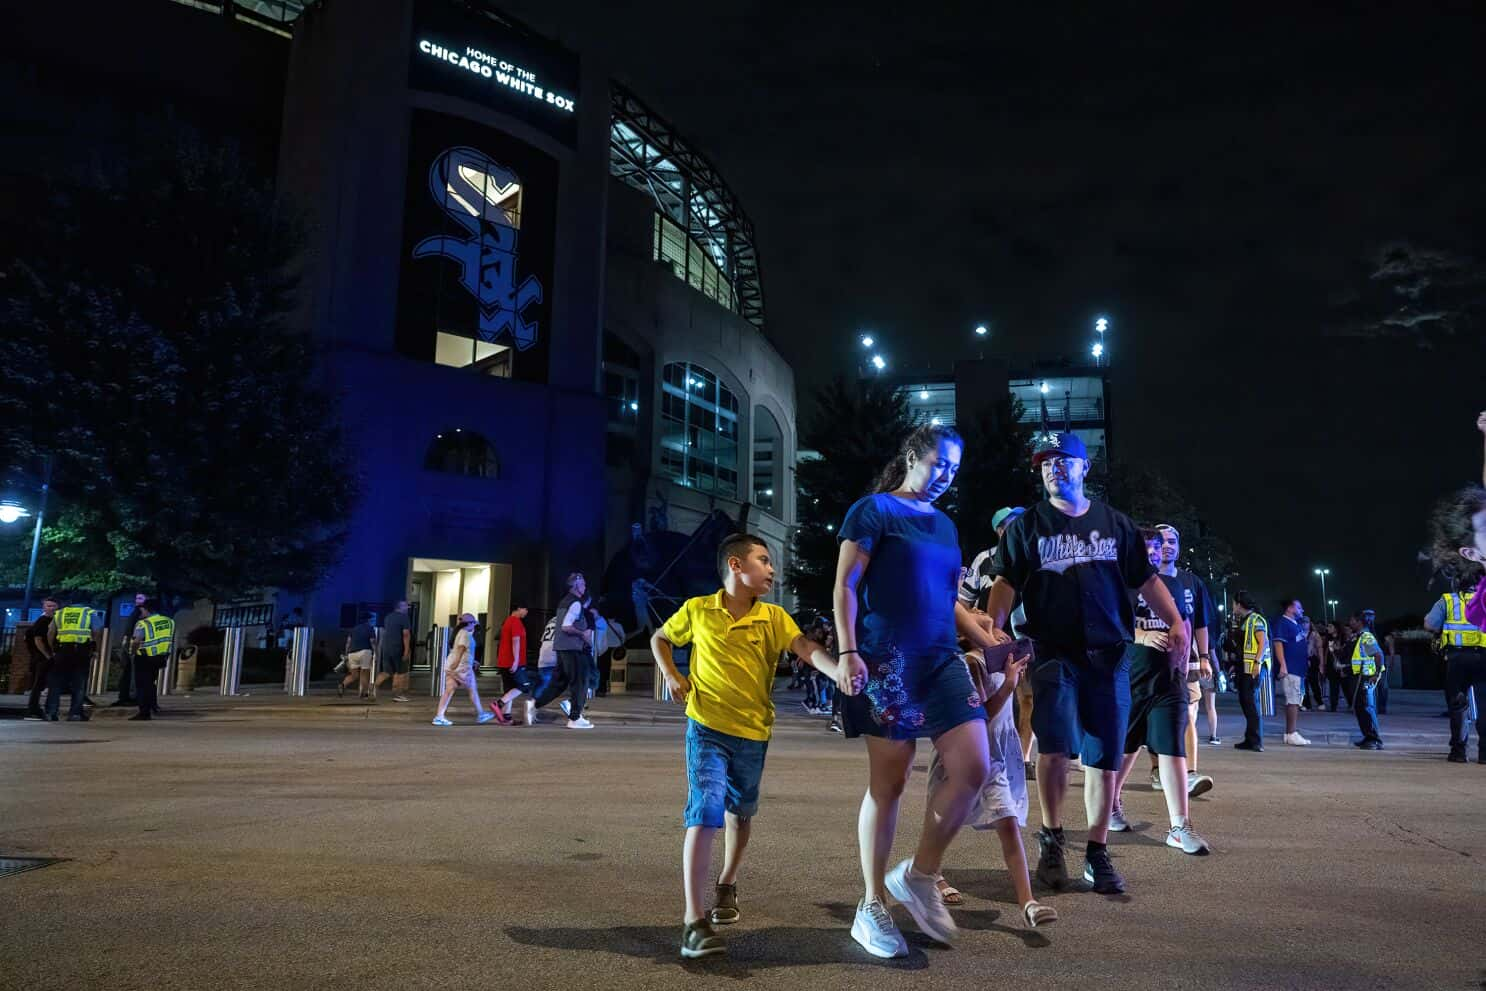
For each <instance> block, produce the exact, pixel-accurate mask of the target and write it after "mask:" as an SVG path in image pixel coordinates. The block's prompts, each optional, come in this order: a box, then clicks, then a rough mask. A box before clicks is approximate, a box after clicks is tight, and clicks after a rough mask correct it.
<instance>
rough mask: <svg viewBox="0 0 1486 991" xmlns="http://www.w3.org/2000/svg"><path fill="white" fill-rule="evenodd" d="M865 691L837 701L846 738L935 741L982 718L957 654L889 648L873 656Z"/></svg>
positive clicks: (866, 655) (980, 706)
mask: <svg viewBox="0 0 1486 991" xmlns="http://www.w3.org/2000/svg"><path fill="white" fill-rule="evenodd" d="M862 660H864V661H866V663H867V687H866V689H865V690H864V691H862V692H860V693H858V694H856V695H852V696H849V697H845V698H843V699H842V700H841V711H842V716H843V721H844V723H845V729H846V735H847V736H848V737H854V736H880V737H885V738H886V739H889V740H916V739H919V738H920V737H928V738H929V739H933V738H935V737H937V736H939V735H940V734H941V733H945V732H947V731H949V730H952V729H954V728H955V727H956V726H958V725H960V724H961V723H968V722H969V721H970V720H972V719H984V718H985V717H986V711H985V704H984V699H982V698H981V697H980V695H979V694H978V693H977V692H976V691H975V683H974V682H973V681H971V680H970V669H969V668H968V667H966V666H965V659H964V658H963V657H961V656H960V654H959V652H958V651H954V650H943V649H936V650H932V651H925V652H917V653H912V654H910V653H905V652H904V651H902V650H900V649H899V648H898V647H897V646H895V645H893V644H888V645H886V646H885V647H880V648H878V649H876V650H874V651H872V652H871V653H868V652H867V651H865V650H863V651H862Z"/></svg>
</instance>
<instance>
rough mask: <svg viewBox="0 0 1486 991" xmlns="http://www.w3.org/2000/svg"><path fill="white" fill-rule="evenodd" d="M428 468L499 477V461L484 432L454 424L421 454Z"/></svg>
mask: <svg viewBox="0 0 1486 991" xmlns="http://www.w3.org/2000/svg"><path fill="white" fill-rule="evenodd" d="M423 467H424V468H426V469H428V470H429V471H444V472H448V473H450V474H452V475H467V476H469V477H470V478H499V477H500V461H499V459H498V458H497V457H496V454H495V448H494V447H493V446H492V445H491V443H490V441H488V440H486V439H485V437H484V435H483V434H478V433H475V432H474V431H473V430H464V429H461V428H455V429H453V430H445V431H444V432H443V433H441V434H439V435H438V436H436V437H434V439H433V443H431V444H429V445H428V453H427V454H426V455H425V456H424V458H423Z"/></svg>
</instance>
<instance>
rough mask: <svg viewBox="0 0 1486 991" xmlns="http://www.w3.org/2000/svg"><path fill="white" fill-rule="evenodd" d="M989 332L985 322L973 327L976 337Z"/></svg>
mask: <svg viewBox="0 0 1486 991" xmlns="http://www.w3.org/2000/svg"><path fill="white" fill-rule="evenodd" d="M990 332H991V331H990V328H988V327H987V326H986V325H985V324H981V325H980V326H979V327H976V328H975V336H976V337H984V336H986V335H987V334H989V333H990Z"/></svg>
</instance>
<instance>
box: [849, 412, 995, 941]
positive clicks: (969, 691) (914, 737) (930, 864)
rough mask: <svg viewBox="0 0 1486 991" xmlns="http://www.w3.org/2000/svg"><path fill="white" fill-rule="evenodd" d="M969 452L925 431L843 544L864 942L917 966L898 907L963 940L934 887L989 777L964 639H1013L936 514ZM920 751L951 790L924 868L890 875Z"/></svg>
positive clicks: (891, 467) (910, 866) (945, 434)
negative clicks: (969, 601)
mask: <svg viewBox="0 0 1486 991" xmlns="http://www.w3.org/2000/svg"><path fill="white" fill-rule="evenodd" d="M963 449H964V443H963V441H961V440H960V436H959V434H957V433H955V432H954V431H953V430H951V429H950V428H948V427H944V426H939V425H931V424H925V425H923V426H921V427H918V428H917V429H915V430H914V431H913V432H912V433H910V434H909V435H908V437H907V438H906V439H905V441H904V443H903V445H902V447H901V448H900V449H899V451H898V452H897V453H896V455H895V456H894V457H893V459H892V460H891V461H890V462H889V463H888V464H887V466H886V467H884V468H883V470H882V472H881V473H880V474H879V475H878V477H877V480H876V482H875V483H874V485H873V486H872V492H871V494H870V495H867V496H865V497H863V498H862V499H859V500H857V502H856V503H855V504H853V505H852V507H851V508H850V509H849V510H848V511H847V513H846V518H845V519H844V520H843V521H842V523H841V527H840V530H839V533H838V538H839V540H840V548H839V553H838V556H837V560H836V585H835V589H834V595H833V599H834V604H835V610H836V642H837V643H838V644H839V645H840V650H839V652H838V655H837V656H838V658H839V660H840V664H839V667H838V670H837V678H836V684H837V687H838V688H839V689H840V690H841V692H843V693H844V695H845V696H846V697H845V698H844V699H843V700H842V719H843V723H844V728H845V731H846V736H847V737H848V738H852V739H855V738H858V737H862V738H865V743H866V749H867V767H868V783H867V789H866V793H865V794H864V795H863V796H862V805H861V809H860V812H859V814H858V817H857V843H858V850H859V853H860V857H861V868H862V882H863V887H864V891H863V894H862V899H861V901H859V902H858V903H857V910H856V915H855V917H854V918H853V920H852V925H851V935H852V938H853V939H854V940H856V941H857V943H859V944H860V945H861V946H862V948H863V949H865V950H866V951H867V952H868V953H871V954H872V955H873V956H878V957H900V956H905V955H907V953H908V944H907V942H906V941H905V940H904V939H903V934H902V933H901V932H899V930H898V927H897V924H896V923H894V921H893V918H892V916H891V915H889V914H888V911H887V907H886V900H887V895H888V894H889V893H891V894H892V895H893V897H894V898H896V899H897V900H898V901H899V902H901V903H902V904H903V906H904V907H905V908H906V909H907V910H908V914H909V915H911V916H912V917H913V920H914V922H915V923H917V924H918V927H919V929H921V930H922V931H923V932H924V934H925V935H927V936H928V937H930V938H931V939H934V940H937V941H938V942H941V943H951V942H953V941H954V939H955V938H956V936H957V935H958V929H957V927H956V926H955V922H954V919H953V918H952V917H951V916H950V913H949V909H947V908H946V907H945V905H944V898H943V895H942V894H941V893H940V890H939V887H938V885H937V884H936V882H935V878H936V877H937V876H938V875H939V872H940V867H941V865H942V862H943V859H944V853H945V850H947V849H948V847H949V844H950V842H951V841H952V840H953V839H954V837H955V835H956V834H957V833H958V832H959V830H960V827H961V825H963V824H964V822H965V819H966V817H967V816H968V815H969V814H970V810H971V807H972V805H973V803H974V802H975V799H976V797H977V796H978V795H979V794H980V790H981V786H982V785H983V784H984V783H985V780H986V777H987V775H988V774H989V773H990V756H989V748H988V742H987V737H986V722H985V706H984V704H983V700H982V699H981V697H980V695H979V694H978V693H977V692H976V689H975V684H974V682H973V681H972V680H971V677H970V670H969V668H968V667H967V666H966V664H965V660H964V658H963V657H961V655H960V652H959V641H958V636H957V633H958V634H963V635H965V636H966V638H967V639H969V640H970V641H971V642H972V643H973V644H974V645H976V646H980V647H991V646H994V645H995V644H996V643H998V642H1000V641H1001V640H1004V639H1006V638H1005V637H1004V636H994V637H993V636H992V635H991V632H992V631H988V630H987V629H986V628H985V627H984V626H982V625H980V624H978V623H976V622H975V621H974V620H973V618H972V617H971V615H970V613H969V611H968V610H966V609H965V607H964V606H963V605H960V604H959V603H958V601H957V600H956V596H955V587H956V585H957V583H958V582H959V578H960V560H961V559H960V545H959V535H958V533H957V532H956V530H955V525H954V523H953V522H951V521H950V519H949V517H948V516H946V515H944V513H942V512H941V511H940V510H938V509H936V508H935V507H934V502H935V500H937V499H938V498H939V497H940V496H942V495H944V493H945V492H947V491H948V490H949V487H950V486H951V485H952V484H953V483H954V480H955V476H956V475H957V474H959V471H960V456H961V453H962V451H963ZM921 737H927V738H929V739H930V740H931V741H933V745H934V749H935V750H936V751H937V752H938V754H939V757H940V762H941V764H942V766H943V769H944V775H945V779H946V780H945V782H944V784H943V785H942V786H940V787H939V788H937V789H936V791H935V795H934V799H933V800H932V801H931V802H930V803H929V804H928V805H927V806H926V808H925V810H924V824H923V829H922V831H921V832H920V834H919V842H918V848H917V849H916V851H915V852H914V854H913V856H912V857H909V858H907V859H905V860H903V861H901V862H899V863H898V865H897V866H896V867H893V868H892V869H891V870H888V866H887V864H888V857H889V855H890V853H891V851H892V845H893V837H894V835H895V834H896V832H897V826H898V806H899V803H900V802H901V800H902V797H903V789H904V788H905V787H906V785H907V783H908V776H909V773H910V771H911V770H912V768H913V757H914V752H915V749H916V746H917V741H918V739H919V738H921Z"/></svg>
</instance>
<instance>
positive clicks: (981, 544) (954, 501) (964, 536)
mask: <svg viewBox="0 0 1486 991" xmlns="http://www.w3.org/2000/svg"><path fill="white" fill-rule="evenodd" d="M1021 415H1022V403H1021V400H1019V399H1017V398H1016V397H1014V396H1012V395H1011V394H1010V393H1007V394H1006V395H1002V396H997V397H994V398H992V399H989V400H987V401H986V402H985V403H984V404H983V405H981V406H980V408H979V409H978V410H977V411H976V412H975V413H974V414H973V415H972V417H971V419H970V421H969V422H968V423H961V424H959V425H958V428H959V432H960V435H961V436H962V437H963V438H964V439H965V451H964V454H963V458H962V461H961V467H960V475H959V477H958V478H957V479H956V480H955V485H954V488H952V489H950V490H949V492H948V493H947V494H946V495H945V498H944V499H943V500H941V503H942V506H941V508H942V509H943V510H944V511H945V512H946V513H948V514H949V515H950V516H951V517H952V518H953V519H954V521H955V526H956V528H957V529H958V530H959V531H960V550H961V553H962V554H963V555H964V558H965V560H966V561H967V562H968V561H970V560H972V559H973V558H974V556H975V555H976V554H978V553H980V552H981V551H982V550H984V549H985V548H987V547H990V546H991V545H992V544H994V543H995V542H996V531H995V528H993V527H992V526H991V517H993V516H995V515H996V510H998V509H1000V508H1001V507H1002V506H1027V505H1030V504H1031V503H1032V502H1033V500H1035V499H1037V498H1039V497H1040V493H1039V492H1038V482H1037V478H1036V476H1034V475H1033V474H1032V469H1031V464H1032V453H1031V445H1032V426H1031V424H1025V423H1022V422H1021Z"/></svg>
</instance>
